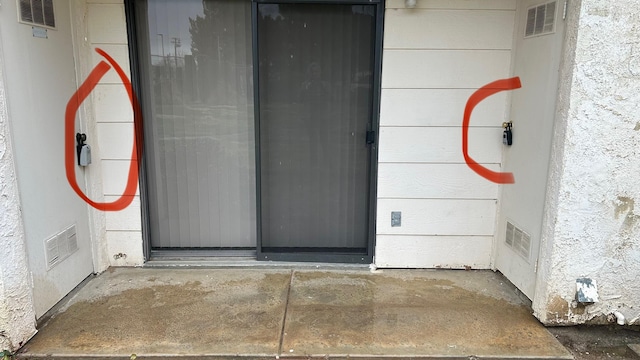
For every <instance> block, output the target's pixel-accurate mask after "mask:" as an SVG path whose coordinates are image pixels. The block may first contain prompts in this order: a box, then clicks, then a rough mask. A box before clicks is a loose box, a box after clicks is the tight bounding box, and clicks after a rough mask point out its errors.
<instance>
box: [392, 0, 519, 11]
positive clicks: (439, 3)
mask: <svg viewBox="0 0 640 360" xmlns="http://www.w3.org/2000/svg"><path fill="white" fill-rule="evenodd" d="M386 7H387V9H398V8H400V9H402V8H404V7H405V4H404V0H387V2H386ZM415 8H416V9H457V10H515V9H516V2H515V0H417V1H416V7H415Z"/></svg>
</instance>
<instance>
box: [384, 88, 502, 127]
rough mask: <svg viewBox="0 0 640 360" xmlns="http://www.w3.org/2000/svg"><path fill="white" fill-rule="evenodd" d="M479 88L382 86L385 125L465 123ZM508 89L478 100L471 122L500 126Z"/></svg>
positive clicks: (475, 124)
mask: <svg viewBox="0 0 640 360" xmlns="http://www.w3.org/2000/svg"><path fill="white" fill-rule="evenodd" d="M474 91H475V89H382V97H381V104H380V125H381V126H462V116H463V114H464V108H465V106H466V104H467V100H468V99H469V96H471V94H473V92H474ZM506 99H507V93H504V92H503V93H498V94H496V95H494V96H491V97H489V98H487V99H486V100H484V101H483V102H481V103H480V104H478V106H476V108H475V109H474V110H473V114H472V116H471V121H470V124H469V126H471V127H477V126H500V125H501V122H502V119H503V117H504V114H505V113H506Z"/></svg>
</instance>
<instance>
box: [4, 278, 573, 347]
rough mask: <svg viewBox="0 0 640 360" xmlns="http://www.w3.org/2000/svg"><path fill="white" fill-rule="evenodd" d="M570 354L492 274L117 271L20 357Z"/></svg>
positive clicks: (61, 314) (92, 284) (64, 311)
mask: <svg viewBox="0 0 640 360" xmlns="http://www.w3.org/2000/svg"><path fill="white" fill-rule="evenodd" d="M132 354H135V357H136V358H137V359H142V358H155V359H158V358H173V357H180V358H182V359H187V358H193V359H196V358H207V357H210V358H233V357H237V356H242V357H244V358H247V359H248V358H271V359H273V358H280V357H286V358H307V357H318V358H329V357H331V358H347V357H358V358H382V357H388V356H392V357H395V358H398V357H400V358H403V357H425V358H446V359H452V358H464V359H468V358H469V357H478V358H500V359H517V358H525V359H532V358H542V359H570V358H571V354H570V353H569V352H568V351H567V350H566V349H565V348H564V347H563V346H562V345H561V344H560V343H559V342H558V341H557V340H556V338H555V337H554V336H552V335H551V334H550V333H549V332H548V331H547V329H545V328H544V327H543V326H542V325H541V324H540V323H539V322H538V321H537V320H536V319H535V318H534V317H533V316H532V315H531V313H530V310H529V308H528V307H527V306H526V305H525V304H523V302H522V300H521V299H520V297H519V296H518V294H517V291H516V290H515V288H513V286H512V285H511V284H510V283H509V282H508V281H506V280H505V279H504V278H503V277H502V276H501V275H500V274H498V273H493V272H491V271H445V270H438V271H429V270H406V271H402V270H394V271H390V270H382V271H377V272H375V273H371V272H369V271H365V270H349V271H347V270H331V271H329V270H326V271H319V270H318V271H312V270H287V269H153V268H137V269H131V268H117V269H110V270H109V271H107V272H105V273H103V274H101V275H99V276H97V277H96V278H94V279H92V280H91V281H89V282H88V283H87V284H86V285H85V286H84V287H83V288H81V289H80V290H79V291H78V292H77V293H76V294H75V295H74V296H73V297H72V298H71V299H70V300H69V301H68V302H67V303H66V304H64V305H63V306H62V307H61V308H60V309H59V311H58V312H57V313H56V314H55V315H54V316H53V317H52V318H51V319H50V320H49V321H48V322H47V323H46V324H44V326H42V328H41V329H40V331H39V333H38V334H37V335H36V336H35V337H34V338H33V339H32V340H31V341H29V342H28V343H27V344H26V345H25V346H24V347H23V349H21V351H20V352H19V354H18V356H17V357H18V358H20V359H39V358H55V357H58V358H76V359H77V358H91V359H97V358H123V359H125V358H126V359H128V358H130V357H131V356H132Z"/></svg>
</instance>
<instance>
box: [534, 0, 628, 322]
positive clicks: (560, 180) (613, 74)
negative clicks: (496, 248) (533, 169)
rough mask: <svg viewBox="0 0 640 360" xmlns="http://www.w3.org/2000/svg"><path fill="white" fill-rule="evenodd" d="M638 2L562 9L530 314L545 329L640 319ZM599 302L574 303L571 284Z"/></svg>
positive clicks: (585, 0) (592, 0) (596, 2)
mask: <svg viewBox="0 0 640 360" xmlns="http://www.w3.org/2000/svg"><path fill="white" fill-rule="evenodd" d="M638 9H640V1H638V0H623V1H615V2H611V1H604V0H582V1H581V2H579V1H578V2H574V1H571V2H570V9H569V10H570V11H569V16H570V21H569V23H568V24H569V25H568V26H569V30H568V46H567V48H566V50H565V62H564V65H563V70H562V79H561V87H560V95H559V98H558V99H559V107H558V114H557V124H556V129H555V139H554V145H553V152H552V162H551V167H550V175H549V191H548V193H547V210H546V213H545V224H544V225H543V243H542V249H541V252H542V257H541V260H542V262H541V264H540V272H539V274H538V282H537V283H538V285H537V289H536V296H535V298H534V301H533V307H534V310H535V314H536V316H537V317H538V318H539V319H540V320H541V321H542V322H543V323H545V324H551V325H569V324H577V323H583V322H593V323H600V322H604V321H611V320H612V315H611V314H612V313H613V312H614V311H618V312H619V313H620V314H622V315H623V316H624V318H625V322H626V323H635V324H637V323H638V318H639V317H640V310H639V309H640V297H638V294H640V283H639V282H638V276H639V275H640V262H639V261H638V259H640V242H639V241H638V239H639V238H640V221H638V219H639V215H638V210H637V209H636V208H635V207H636V203H637V201H638V199H640V182H638V174H639V173H640V155H639V154H638V149H639V148H640V119H639V118H638V113H639V112H640V111H639V110H640V93H639V92H638V91H637V90H638V89H639V88H640V40H639V39H640V27H638V24H640V12H639V11H638ZM582 277H586V278H590V279H592V280H595V281H596V283H597V288H598V295H599V301H598V302H596V303H594V304H593V305H586V306H585V305H580V304H577V303H576V302H575V298H576V279H577V278H582Z"/></svg>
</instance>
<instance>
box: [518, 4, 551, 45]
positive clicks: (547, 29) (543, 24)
mask: <svg viewBox="0 0 640 360" xmlns="http://www.w3.org/2000/svg"><path fill="white" fill-rule="evenodd" d="M555 25H556V2H555V1H551V2H548V3H546V4H542V5H537V6H534V7H531V8H529V9H528V10H527V26H526V28H525V31H524V37H525V38H528V37H533V36H538V35H544V34H550V33H552V32H554V31H555Z"/></svg>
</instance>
